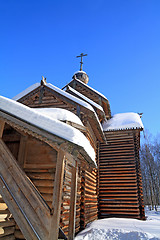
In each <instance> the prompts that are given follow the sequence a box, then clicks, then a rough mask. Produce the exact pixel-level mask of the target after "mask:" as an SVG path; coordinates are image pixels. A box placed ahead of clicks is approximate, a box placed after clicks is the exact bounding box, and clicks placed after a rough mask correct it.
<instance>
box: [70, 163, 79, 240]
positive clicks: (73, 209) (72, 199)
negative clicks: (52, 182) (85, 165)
mask: <svg viewBox="0 0 160 240" xmlns="http://www.w3.org/2000/svg"><path fill="white" fill-rule="evenodd" d="M77 175H78V168H77V162H76V166H75V167H72V179H71V196H70V212H69V233H68V239H69V240H73V239H74V234H75V220H76V200H77Z"/></svg>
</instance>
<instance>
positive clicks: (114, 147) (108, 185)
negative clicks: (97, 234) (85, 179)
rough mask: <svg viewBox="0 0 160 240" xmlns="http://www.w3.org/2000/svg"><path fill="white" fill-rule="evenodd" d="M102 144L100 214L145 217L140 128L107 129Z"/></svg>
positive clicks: (100, 215) (102, 215) (100, 150)
mask: <svg viewBox="0 0 160 240" xmlns="http://www.w3.org/2000/svg"><path fill="white" fill-rule="evenodd" d="M106 138H107V143H108V144H104V143H103V144H100V146H99V174H98V176H99V217H100V218H105V217H129V218H137V219H143V218H144V206H143V193H142V184H141V173H140V162H139V156H138V151H139V149H138V145H139V132H137V131H136V130H133V131H132V130H131V131H129V130H128V131H114V132H106Z"/></svg>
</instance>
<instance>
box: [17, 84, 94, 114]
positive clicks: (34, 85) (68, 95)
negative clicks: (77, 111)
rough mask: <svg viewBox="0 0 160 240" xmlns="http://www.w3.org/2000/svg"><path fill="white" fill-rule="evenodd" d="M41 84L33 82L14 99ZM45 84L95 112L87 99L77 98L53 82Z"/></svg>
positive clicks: (19, 97)
mask: <svg viewBox="0 0 160 240" xmlns="http://www.w3.org/2000/svg"><path fill="white" fill-rule="evenodd" d="M39 86H40V83H35V84H33V85H32V86H30V87H29V88H27V89H25V90H24V91H23V92H21V93H19V94H18V95H16V96H15V97H13V98H12V99H13V100H15V101H17V100H19V99H21V98H22V97H24V96H25V95H27V94H28V93H29V92H31V91H33V90H35V89H36V88H37V87H39ZM45 86H47V87H48V88H50V89H52V90H54V91H55V92H58V93H60V94H61V95H63V96H65V97H66V98H69V99H71V100H72V101H74V102H76V103H78V104H79V105H81V106H83V107H85V108H88V109H89V110H91V111H92V112H94V109H93V107H92V106H91V105H90V104H89V103H87V102H85V101H83V100H81V99H79V98H77V97H74V96H73V95H71V94H69V93H67V92H65V91H63V90H61V89H60V88H58V87H55V86H54V85H52V84H51V83H46V84H45Z"/></svg>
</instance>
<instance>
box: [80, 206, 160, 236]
mask: <svg viewBox="0 0 160 240" xmlns="http://www.w3.org/2000/svg"><path fill="white" fill-rule="evenodd" d="M146 217H147V220H146V221H141V220H136V219H127V218H108V219H102V220H97V221H94V222H92V223H90V224H88V225H87V227H86V229H85V230H83V231H82V232H80V233H79V234H78V235H77V236H76V237H75V240H82V239H83V240H160V207H159V208H158V211H157V212H156V211H148V210H147V209H146Z"/></svg>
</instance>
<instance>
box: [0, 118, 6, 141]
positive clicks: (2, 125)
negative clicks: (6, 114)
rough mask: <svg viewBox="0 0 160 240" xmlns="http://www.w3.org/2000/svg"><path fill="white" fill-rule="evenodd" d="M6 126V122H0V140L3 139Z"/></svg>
mask: <svg viewBox="0 0 160 240" xmlns="http://www.w3.org/2000/svg"><path fill="white" fill-rule="evenodd" d="M4 125H5V121H3V120H0V138H2V136H3V130H4Z"/></svg>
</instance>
